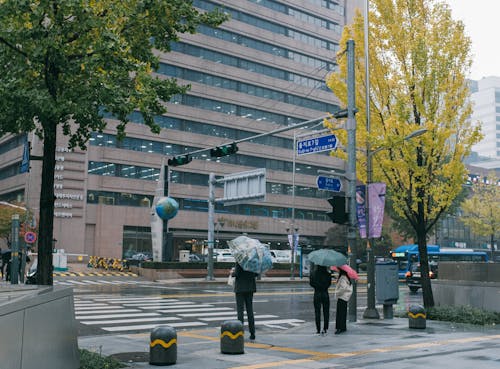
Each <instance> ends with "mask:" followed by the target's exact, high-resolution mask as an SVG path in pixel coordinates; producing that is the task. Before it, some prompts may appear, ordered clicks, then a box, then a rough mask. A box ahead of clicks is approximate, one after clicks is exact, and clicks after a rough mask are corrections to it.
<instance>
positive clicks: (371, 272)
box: [363, 128, 427, 319]
mask: <svg viewBox="0 0 500 369" xmlns="http://www.w3.org/2000/svg"><path fill="white" fill-rule="evenodd" d="M426 132H427V129H425V128H422V129H417V130H415V131H413V132H411V133H410V134H408V135H406V136H405V137H403V139H402V141H401V142H405V141H408V140H411V139H413V138H415V137H418V136H421V135H423V134H424V133H426ZM368 134H369V132H368ZM368 148H369V144H368V141H367V152H366V156H367V157H366V162H367V165H366V168H367V173H366V196H365V218H366V240H367V241H366V257H367V259H368V260H367V268H366V272H367V280H368V287H367V301H366V302H367V303H366V309H365V311H364V312H363V318H365V319H379V318H380V316H379V313H378V311H377V309H376V308H375V259H374V258H375V255H374V254H373V245H374V242H375V241H374V239H373V238H370V201H369V198H370V196H369V191H370V184H371V183H372V177H373V170H372V158H373V155H375V154H376V153H378V152H380V151H382V150H386V149H389V148H390V147H388V146H381V147H379V148H377V149H375V150H368Z"/></svg>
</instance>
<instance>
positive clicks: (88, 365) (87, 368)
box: [79, 349, 126, 369]
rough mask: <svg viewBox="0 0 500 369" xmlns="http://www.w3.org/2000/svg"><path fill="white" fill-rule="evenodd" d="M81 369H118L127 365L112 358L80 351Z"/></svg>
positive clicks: (83, 350)
mask: <svg viewBox="0 0 500 369" xmlns="http://www.w3.org/2000/svg"><path fill="white" fill-rule="evenodd" d="M79 351H80V369H118V368H125V367H126V365H125V364H123V363H121V362H119V361H118V360H116V359H113V358H112V357H106V356H101V355H100V354H98V353H96V352H92V351H89V350H85V349H80V350H79Z"/></svg>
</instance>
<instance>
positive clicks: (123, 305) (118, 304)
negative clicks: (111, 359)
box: [75, 295, 304, 332]
mask: <svg viewBox="0 0 500 369" xmlns="http://www.w3.org/2000/svg"><path fill="white" fill-rule="evenodd" d="M116 296H117V295H109V296H103V295H80V296H77V297H75V318H76V319H77V320H78V321H80V323H82V324H84V325H87V326H89V327H99V328H100V329H102V330H104V331H106V332H127V331H145V330H151V329H152V328H154V327H156V326H158V325H159V324H168V325H169V326H172V327H174V328H192V327H203V326H215V325H219V324H220V323H221V322H222V321H225V320H236V319H237V313H236V309H235V308H234V303H232V302H231V304H233V306H232V307H225V306H224V307H222V306H220V305H218V306H217V305H216V304H217V303H216V302H214V303H213V304H212V303H203V304H201V303H199V302H195V301H187V300H180V299H172V298H162V297H161V296H144V297H132V296H121V297H116ZM136 296H137V295H136ZM208 302H209V301H208ZM302 323H304V321H303V320H299V319H280V317H279V316H277V315H272V314H258V313H256V314H255V324H256V326H257V327H258V326H266V327H269V328H272V329H289V328H291V327H294V326H297V325H299V324H302ZM247 324H248V321H247V318H246V314H245V325H247Z"/></svg>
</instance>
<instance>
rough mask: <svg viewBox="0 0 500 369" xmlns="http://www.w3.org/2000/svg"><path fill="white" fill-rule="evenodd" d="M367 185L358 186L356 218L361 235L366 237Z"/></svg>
mask: <svg viewBox="0 0 500 369" xmlns="http://www.w3.org/2000/svg"><path fill="white" fill-rule="evenodd" d="M365 194H366V186H365V185H359V186H356V218H357V219H358V227H359V235H360V236H361V238H366V209H365V206H366V205H365Z"/></svg>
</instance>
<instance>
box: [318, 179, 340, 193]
mask: <svg viewBox="0 0 500 369" xmlns="http://www.w3.org/2000/svg"><path fill="white" fill-rule="evenodd" d="M316 184H317V185H318V189H320V190H327V191H333V192H340V190H341V189H342V182H341V181H340V179H338V178H331V177H322V176H318V178H316Z"/></svg>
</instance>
